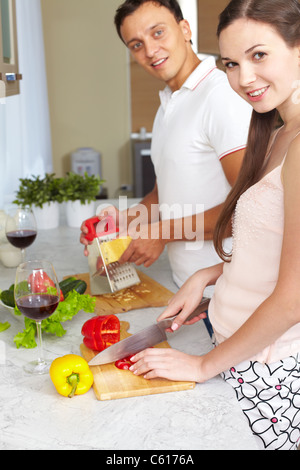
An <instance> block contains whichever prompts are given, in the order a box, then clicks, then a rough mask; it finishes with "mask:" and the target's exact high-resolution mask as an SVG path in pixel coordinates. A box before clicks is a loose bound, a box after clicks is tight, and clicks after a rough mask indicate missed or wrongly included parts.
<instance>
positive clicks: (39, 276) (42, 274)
mask: <svg viewBox="0 0 300 470" xmlns="http://www.w3.org/2000/svg"><path fill="white" fill-rule="evenodd" d="M14 295H15V302H16V305H17V307H18V309H19V310H20V312H22V313H23V315H25V317H27V318H30V319H32V320H35V321H36V327H37V337H38V359H37V361H34V362H32V363H29V364H27V365H26V366H25V370H26V372H30V373H34V374H44V373H47V372H48V371H49V366H50V362H47V361H46V360H45V359H44V355H43V345H42V331H41V322H42V320H43V319H45V318H48V317H50V315H52V314H53V313H54V312H55V310H56V308H57V306H58V303H59V298H60V289H59V283H58V280H57V276H56V273H55V270H54V268H53V266H52V264H51V263H50V262H49V261H46V260H35V261H27V262H25V263H22V264H20V265H19V266H18V268H17V272H16V280H15V289H14Z"/></svg>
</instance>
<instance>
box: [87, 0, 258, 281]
mask: <svg viewBox="0 0 300 470" xmlns="http://www.w3.org/2000/svg"><path fill="white" fill-rule="evenodd" d="M115 24H116V27H117V31H118V34H119V36H120V38H121V39H122V41H123V42H124V43H125V45H126V46H127V47H128V48H129V50H130V52H131V54H132V56H133V57H134V59H135V60H136V61H137V62H138V63H139V64H140V65H141V66H142V67H143V68H144V69H145V70H146V71H147V72H149V73H150V74H151V75H153V76H154V77H156V78H157V79H159V80H161V81H163V82H164V83H165V84H166V88H165V89H164V91H162V92H160V99H161V106H160V108H159V110H158V112H157V115H156V118H155V122H154V126H153V131H152V147H151V158H152V160H153V164H154V168H155V173H156V184H155V187H154V189H153V191H152V192H151V193H150V194H148V195H147V196H146V197H145V198H144V199H143V201H142V202H141V203H140V206H139V207H140V208H141V209H143V208H144V209H145V208H146V209H147V210H148V211H146V212H145V211H143V210H142V213H144V214H145V213H146V215H145V217H144V220H143V222H144V224H143V226H142V227H140V237H138V238H137V239H134V240H133V241H132V242H131V243H130V245H129V247H128V248H127V250H126V251H125V252H124V254H123V256H122V258H121V259H120V261H121V262H125V261H130V262H134V263H135V264H136V265H141V264H143V265H144V266H146V267H148V266H150V265H151V264H152V263H153V262H154V261H155V260H157V259H158V257H159V256H160V255H161V253H162V252H163V250H164V248H165V246H167V249H168V255H169V260H170V265H171V268H172V272H173V277H174V281H175V282H176V284H177V285H178V286H179V287H180V286H181V285H182V284H183V283H184V282H185V280H186V279H187V278H188V277H189V276H190V275H191V274H193V273H194V272H195V271H196V270H198V269H200V268H201V267H206V266H210V265H213V264H216V263H217V262H219V258H218V257H217V255H216V253H215V250H214V248H213V242H212V236H213V230H214V227H215V223H216V220H217V218H218V215H219V213H220V210H221V208H222V204H223V202H224V200H225V198H226V196H227V194H228V192H229V191H230V188H231V186H232V185H233V184H234V182H235V180H236V177H237V175H238V172H239V169H240V165H241V162H242V158H243V154H244V148H245V146H246V141H247V134H248V126H249V121H250V116H251V111H252V108H251V107H250V106H248V105H247V104H246V103H245V102H244V100H242V99H241V98H240V97H239V96H238V95H237V94H235V93H234V92H233V91H232V89H231V88H230V86H229V84H228V81H227V77H226V75H225V74H224V73H223V72H222V71H220V70H218V69H217V68H216V64H215V60H214V58H213V57H209V58H208V59H205V60H204V61H202V62H200V60H199V58H198V57H197V55H196V54H195V53H194V51H193V49H192V44H191V30H190V26H189V24H188V22H187V21H186V20H184V19H183V17H182V12H181V9H180V7H179V5H178V3H177V1H176V0H155V1H152V0H150V1H149V0H126V1H125V2H124V3H123V4H122V5H121V6H120V7H119V9H118V10H117V12H116V16H115ZM156 206H157V207H158V208H159V211H158V210H157V211H155V210H154V211H153V210H152V212H151V208H152V209H153V207H156ZM199 207H201V210H200V214H199ZM172 211H173V212H174V211H175V213H173V212H172ZM105 212H110V209H105V210H104V211H103V212H102V214H99V217H100V218H101V217H102V216H103V215H104V214H105ZM122 215H123V216H124V213H123V214H122V213H119V212H118V211H117V218H118V219H119V220H120V221H121V220H122ZM127 215H128V213H126V216H127ZM201 217H204V231H203V230H202V229H203V226H202V224H201V223H198V222H199V220H201ZM133 220H134V216H133V217H130V214H129V217H128V224H127V226H126V228H128V225H129V234H132V235H136V234H133V233H130V226H131V222H132V221H133ZM140 220H141V217H139V221H140ZM133 226H134V224H133ZM184 226H185V227H186V226H190V227H192V232H193V233H194V236H193V238H192V239H191V237H190V232H191V230H189V231H187V230H185V228H184ZM170 227H171V228H170ZM168 228H170V236H168V237H167V238H166V237H165V234H166V233H167V232H168ZM179 228H183V229H182V230H181V232H182V233H181V235H180V237H178V229H179ZM198 229H199V230H198ZM151 230H152V232H151ZM197 230H198V232H197ZM82 231H83V234H82V236H81V242H82V243H83V244H85V245H87V242H86V241H85V240H84V227H83V228H82ZM175 232H176V233H175ZM179 232H180V230H179ZM187 232H189V233H188V234H187ZM151 234H152V237H151ZM153 234H155V235H154V236H153ZM203 238H204V239H205V241H204V244H203V243H201V240H202V239H203ZM197 240H198V241H197ZM86 253H87V252H86Z"/></svg>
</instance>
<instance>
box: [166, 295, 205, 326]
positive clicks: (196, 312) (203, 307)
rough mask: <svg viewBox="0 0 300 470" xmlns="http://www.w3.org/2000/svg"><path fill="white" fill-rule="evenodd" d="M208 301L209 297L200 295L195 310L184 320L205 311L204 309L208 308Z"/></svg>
mask: <svg viewBox="0 0 300 470" xmlns="http://www.w3.org/2000/svg"><path fill="white" fill-rule="evenodd" d="M209 302H210V298H209V297H202V300H201V302H200V304H199V305H198V307H196V308H195V310H194V311H193V312H192V313H191V314H190V315H189V316H188V317H187V318H186V319H185V321H189V320H192V319H193V318H194V317H197V315H200V313H202V312H205V310H207V309H208V305H209ZM177 315H179V314H177ZM177 315H176V316H177ZM174 318H176V317H174Z"/></svg>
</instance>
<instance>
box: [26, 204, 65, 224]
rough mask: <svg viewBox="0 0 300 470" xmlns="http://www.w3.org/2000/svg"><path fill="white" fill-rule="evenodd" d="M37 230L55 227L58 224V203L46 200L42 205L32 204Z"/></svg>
mask: <svg viewBox="0 0 300 470" xmlns="http://www.w3.org/2000/svg"><path fill="white" fill-rule="evenodd" d="M32 210H33V213H34V216H35V219H36V224H37V228H38V230H44V229H51V228H57V227H58V226H59V203H58V202H56V201H55V202H48V203H46V204H44V205H43V207H37V206H35V205H33V206H32Z"/></svg>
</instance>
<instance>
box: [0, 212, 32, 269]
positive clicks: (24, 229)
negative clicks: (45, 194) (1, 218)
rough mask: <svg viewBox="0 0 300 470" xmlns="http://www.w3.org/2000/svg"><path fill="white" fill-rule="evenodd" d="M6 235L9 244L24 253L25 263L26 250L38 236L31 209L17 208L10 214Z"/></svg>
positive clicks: (7, 220)
mask: <svg viewBox="0 0 300 470" xmlns="http://www.w3.org/2000/svg"><path fill="white" fill-rule="evenodd" d="M5 234H6V238H7V240H8V241H9V243H10V244H11V245H13V246H15V247H16V248H20V249H21V252H22V261H23V262H24V261H25V248H27V247H28V246H29V245H31V244H32V243H33V242H34V240H35V238H36V236H37V226H36V220H35V217H34V214H33V212H32V210H31V208H30V207H28V206H26V207H17V208H14V209H12V210H11V211H9V212H8V215H7V218H6V224H5Z"/></svg>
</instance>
